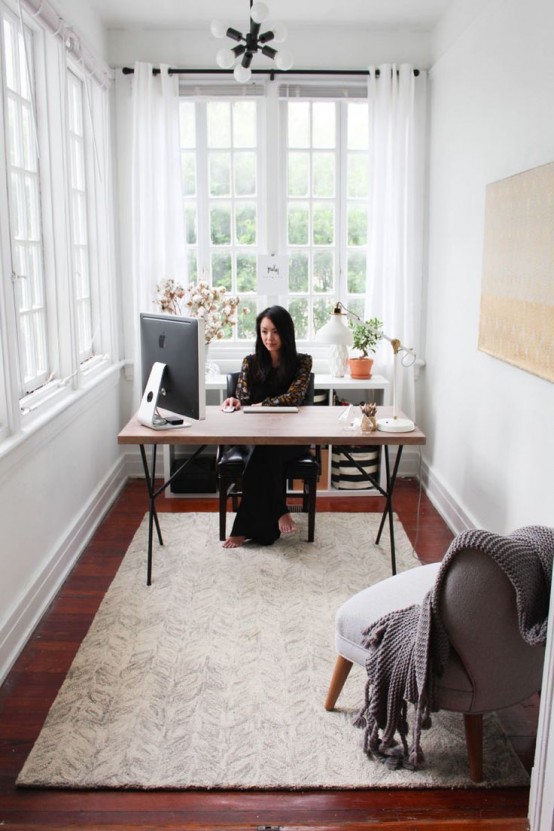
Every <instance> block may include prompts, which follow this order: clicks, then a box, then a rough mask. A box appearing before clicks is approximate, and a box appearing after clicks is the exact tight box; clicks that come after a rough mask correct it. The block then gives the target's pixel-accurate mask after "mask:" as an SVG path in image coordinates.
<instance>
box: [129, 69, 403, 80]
mask: <svg viewBox="0 0 554 831" xmlns="http://www.w3.org/2000/svg"><path fill="white" fill-rule="evenodd" d="M121 71H122V72H123V74H124V75H132V74H133V73H134V71H135V70H134V69H133V68H132V67H131V66H124V67H123V69H122V70H121ZM167 71H168V74H169V75H232V74H233V70H232V69H172V68H169V69H168V70H167ZM152 73H153V74H154V75H159V74H160V70H159V69H156V68H154V69H153V70H152ZM252 74H253V75H254V74H255V75H270V76H271V80H273V78H274V76H275V75H370V74H371V73H370V71H369V69H253V70H252ZM380 74H381V73H380V71H379V69H376V70H375V77H376V78H379V76H380ZM414 75H415V76H416V77H417V76H418V75H419V69H414Z"/></svg>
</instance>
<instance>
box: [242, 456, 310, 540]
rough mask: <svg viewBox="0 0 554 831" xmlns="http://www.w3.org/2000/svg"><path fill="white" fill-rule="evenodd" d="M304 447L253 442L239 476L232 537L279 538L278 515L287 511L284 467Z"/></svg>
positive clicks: (252, 538)
mask: <svg viewBox="0 0 554 831" xmlns="http://www.w3.org/2000/svg"><path fill="white" fill-rule="evenodd" d="M306 450H307V446H302V445H280V444H275V445H274V444H271V445H270V444H256V445H253V446H251V447H250V453H249V456H248V460H247V462H246V467H245V470H244V474H243V477H242V494H243V495H242V498H241V501H240V505H239V508H238V511H237V515H236V517H235V521H234V523H233V529H232V531H231V536H233V537H246V538H247V539H250V540H254V541H255V542H257V543H259V544H260V545H271V544H272V543H274V542H275V540H277V539H279V537H280V536H281V532H280V531H279V518H280V517H282V516H283V514H286V513H287V503H286V485H287V481H286V476H285V471H286V466H287V464H288V462H291V461H293V460H294V459H298V458H300V456H302V455H304V454H305V453H306Z"/></svg>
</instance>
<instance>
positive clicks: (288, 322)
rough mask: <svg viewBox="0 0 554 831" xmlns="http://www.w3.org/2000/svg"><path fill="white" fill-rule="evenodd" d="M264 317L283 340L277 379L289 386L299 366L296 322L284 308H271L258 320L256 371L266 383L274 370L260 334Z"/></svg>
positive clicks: (259, 316)
mask: <svg viewBox="0 0 554 831" xmlns="http://www.w3.org/2000/svg"><path fill="white" fill-rule="evenodd" d="M264 317H268V318H269V319H270V320H271V322H272V323H273V325H274V326H275V328H276V329H277V331H278V333H279V337H280V338H281V350H280V352H279V366H278V368H277V379H278V380H279V381H280V382H282V383H283V385H285V384H286V385H287V386H288V385H289V384H290V382H291V381H292V378H293V376H294V374H295V372H296V367H297V364H298V352H297V351H296V338H295V334H294V321H293V319H292V317H291V316H290V314H289V312H288V311H287V310H286V309H284V308H283V307H282V306H269V308H267V309H264V310H263V312H260V314H259V315H258V317H257V318H256V370H257V372H258V375H259V378H260V380H261V381H265V379H266V378H267V376H268V374H269V371H270V369H271V368H272V363H271V355H270V354H269V352H268V350H267V349H266V348H265V346H264V344H263V341H262V336H261V333H260V327H261V324H262V320H263V319H264Z"/></svg>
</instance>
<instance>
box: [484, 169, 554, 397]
mask: <svg viewBox="0 0 554 831" xmlns="http://www.w3.org/2000/svg"><path fill="white" fill-rule="evenodd" d="M479 349H480V350H481V351H482V352H486V353H488V354H489V355H492V356H493V357H495V358H500V360H503V361H507V362H508V363H510V364H513V365H514V366H517V367H520V368H521V369H525V370H526V371H527V372H532V373H533V374H535V375H538V376H540V377H541V378H545V379H546V380H548V381H554V162H553V163H550V164H546V165H542V166H541V167H535V168H533V169H532V170H527V171H525V172H523V173H518V174H517V175H515V176H510V177H509V178H508V179H502V180H501V181H499V182H493V183H492V184H490V185H487V191H486V202H485V237H484V250H483V279H482V286H481V315H480V321H479Z"/></svg>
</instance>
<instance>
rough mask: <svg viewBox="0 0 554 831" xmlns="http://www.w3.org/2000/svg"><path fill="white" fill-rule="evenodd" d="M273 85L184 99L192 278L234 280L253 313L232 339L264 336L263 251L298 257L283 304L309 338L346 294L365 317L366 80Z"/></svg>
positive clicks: (229, 284)
mask: <svg viewBox="0 0 554 831" xmlns="http://www.w3.org/2000/svg"><path fill="white" fill-rule="evenodd" d="M273 83H277V82H274V81H268V82H267V84H266V85H265V87H264V86H262V85H259V86H255V87H254V88H253V89H252V90H246V91H245V90H244V89H243V90H242V91H237V92H235V95H234V96H232V95H230V94H229V93H228V92H227V93H226V95H225V96H223V95H221V93H220V92H218V89H217V87H216V86H212V87H211V88H210V90H204V91H203V92H202V94H201V95H198V96H195V95H194V94H185V95H183V97H182V98H181V159H182V174H183V175H182V181H183V198H184V204H185V214H186V240H187V247H188V263H189V272H188V276H189V280H196V279H207V280H208V281H209V282H212V283H213V284H222V285H225V286H226V288H228V289H229V290H231V291H232V292H233V293H235V294H238V295H239V296H240V298H241V306H242V307H243V308H244V307H246V308H247V309H248V314H247V315H246V316H244V315H242V314H241V315H239V324H238V326H237V327H235V331H234V332H233V333H228V338H227V341H228V342H237V341H241V340H245V339H247V340H250V339H252V338H253V336H254V326H253V323H254V317H255V313H256V311H257V310H259V307H260V306H261V305H262V304H263V303H264V302H265V300H266V298H259V297H258V296H257V293H256V258H257V255H258V254H263V253H273V252H276V253H277V252H278V253H282V254H286V255H287V256H288V258H289V285H288V295H287V296H286V298H279V300H280V302H283V303H285V304H286V305H287V307H288V308H289V311H290V312H291V315H292V317H293V319H294V321H295V328H296V333H297V339H298V340H299V341H303V342H307V343H310V342H312V341H313V340H314V338H315V334H316V332H317V330H318V328H320V326H322V325H323V324H324V323H326V322H327V320H328V318H329V313H330V311H331V309H332V307H333V304H334V303H335V302H336V301H337V300H341V301H342V302H343V303H344V304H345V305H346V306H347V308H349V309H351V310H352V311H354V312H356V313H357V314H360V315H363V313H364V302H365V296H366V289H367V276H366V275H367V244H368V229H367V223H368V199H369V172H368V171H369V163H368V151H369V129H368V107H367V100H366V96H367V93H366V87H365V85H363V84H360V85H359V86H355V87H350V88H348V89H345V88H344V87H343V86H341V87H340V88H338V87H337V88H332V87H327V88H325V89H322V88H321V87H320V86H317V85H314V87H313V88H310V86H309V85H308V84H306V85H303V86H302V87H301V88H298V87H295V88H291V87H290V86H288V85H283V86H281V87H280V88H279V89H277V90H276V89H275V88H271V87H270V84H273ZM226 89H227V88H226ZM254 112H255V113H256V116H255V117H254V116H253V113H254ZM250 114H252V115H250ZM268 137H270V138H269V140H268ZM275 202H276V203H277V204H274V203H275ZM243 220H244V221H243ZM264 222H265V223H266V226H265V227H264V224H263V223H264ZM268 241H269V242H268ZM268 245H269V248H268Z"/></svg>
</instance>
